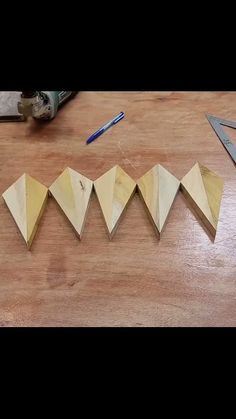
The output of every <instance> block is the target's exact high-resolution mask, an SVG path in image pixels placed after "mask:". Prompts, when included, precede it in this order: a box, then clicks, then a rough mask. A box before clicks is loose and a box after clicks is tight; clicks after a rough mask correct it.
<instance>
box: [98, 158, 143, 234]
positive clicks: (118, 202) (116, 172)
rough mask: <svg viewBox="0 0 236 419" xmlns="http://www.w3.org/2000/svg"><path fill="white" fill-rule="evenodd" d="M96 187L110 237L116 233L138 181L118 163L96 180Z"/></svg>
mask: <svg viewBox="0 0 236 419" xmlns="http://www.w3.org/2000/svg"><path fill="white" fill-rule="evenodd" d="M94 189H95V192H96V195H97V198H98V201H99V204H100V207H101V210H102V213H103V217H104V220H105V223H106V227H107V231H108V236H109V238H110V239H112V237H113V236H114V234H115V231H116V229H117V227H118V224H119V222H120V220H121V216H122V215H123V213H124V210H125V209H126V208H127V206H128V204H129V201H130V200H131V198H132V196H133V194H134V193H135V190H136V182H134V180H133V179H132V178H131V177H130V176H129V175H128V174H127V173H126V172H125V171H124V170H123V169H122V168H121V167H120V166H119V165H116V166H114V167H112V168H111V169H110V170H108V171H107V172H106V173H104V174H103V175H102V176H100V177H99V178H98V179H97V180H95V182H94Z"/></svg>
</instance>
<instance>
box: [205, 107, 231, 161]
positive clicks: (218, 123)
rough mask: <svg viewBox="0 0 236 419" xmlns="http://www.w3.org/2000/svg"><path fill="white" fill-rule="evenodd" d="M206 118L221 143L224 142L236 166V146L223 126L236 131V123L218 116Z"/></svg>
mask: <svg viewBox="0 0 236 419" xmlns="http://www.w3.org/2000/svg"><path fill="white" fill-rule="evenodd" d="M206 117H207V119H208V121H209V123H210V124H211V126H212V128H213V129H214V131H215V133H216V135H217V136H218V137H219V139H220V141H221V142H222V144H223V146H224V147H225V149H226V150H227V151H228V153H229V155H230V156H231V158H232V160H233V161H234V163H235V164H236V146H235V145H234V144H233V143H232V141H231V140H230V138H229V136H228V135H227V134H226V133H225V132H224V130H223V128H222V125H224V126H225V127H229V128H235V129H236V122H233V121H227V120H226V119H221V118H217V117H216V116H213V115H206Z"/></svg>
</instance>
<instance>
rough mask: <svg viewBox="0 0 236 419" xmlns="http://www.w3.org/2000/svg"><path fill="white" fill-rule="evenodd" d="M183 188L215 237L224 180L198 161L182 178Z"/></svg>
mask: <svg viewBox="0 0 236 419" xmlns="http://www.w3.org/2000/svg"><path fill="white" fill-rule="evenodd" d="M181 189H182V190H183V192H184V194H185V196H186V198H187V199H188V200H189V202H190V204H191V205H192V207H193V208H194V210H195V211H196V212H197V214H198V215H199V217H200V218H201V220H202V222H203V223H204V225H205V226H206V228H207V229H208V230H209V232H210V233H211V234H212V236H213V237H215V235H216V230H217V224H218V219H219V213H220V204H221V199H222V193H223V180H222V179H221V178H220V177H219V176H217V175H216V174H215V173H213V172H212V171H210V170H209V169H208V168H207V167H205V166H202V165H201V164H200V163H198V162H197V163H196V164H195V165H194V166H193V167H192V169H191V170H190V171H189V172H188V173H187V174H186V175H185V176H184V177H183V179H182V180H181Z"/></svg>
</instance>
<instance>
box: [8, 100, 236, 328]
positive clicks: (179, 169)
mask: <svg viewBox="0 0 236 419" xmlns="http://www.w3.org/2000/svg"><path fill="white" fill-rule="evenodd" d="M120 111H123V112H125V118H124V119H123V120H122V121H121V122H120V123H119V124H117V125H116V126H114V127H113V128H111V129H110V130H108V131H107V132H106V133H104V134H103V135H102V136H101V137H100V138H98V139H97V140H96V141H95V142H94V143H92V144H90V145H86V144H85V141H86V139H87V138H88V137H89V135H91V134H92V133H93V132H94V131H96V130H97V129H98V128H99V127H100V126H102V125H103V124H104V123H106V122H107V121H109V120H110V119H111V118H113V117H114V116H115V115H117V114H118V113H119V112H120ZM205 113H209V114H212V115H214V116H218V117H220V118H224V119H228V120H236V93H234V92H219V93H217V92H193V93H192V92H184V93H182V92H80V93H79V94H78V95H77V96H76V98H75V99H73V100H72V101H70V102H68V103H67V104H66V105H65V106H64V107H63V108H62V109H61V110H60V111H59V112H58V114H57V116H56V118H55V119H54V120H53V121H51V122H49V123H45V122H41V123H38V122H36V121H33V120H28V121H27V122H20V123H2V124H0V193H1V194H2V193H3V192H4V191H5V190H6V189H7V188H8V187H9V186H10V185H11V184H12V183H13V182H15V181H16V180H17V179H18V178H19V177H20V176H21V175H22V174H23V173H28V174H30V175H31V176H32V177H34V178H35V179H37V180H38V181H40V182H41V183H43V184H44V185H46V186H48V187H49V186H50V185H51V184H52V182H53V181H54V180H55V179H56V178H57V177H58V175H59V174H60V173H61V172H62V171H63V170H64V169H65V168H66V167H67V166H69V167H71V168H72V169H75V170H77V171H79V172H80V173H82V174H84V175H85V176H87V177H88V178H90V179H92V180H95V179H97V178H98V177H99V176H101V175H102V174H104V173H105V172H106V171H108V170H109V169H110V168H111V167H113V166H114V165H116V164H119V165H120V166H121V167H122V168H123V169H124V170H125V171H126V172H127V173H128V174H129V175H130V176H131V177H132V178H133V179H134V180H135V181H136V180H137V179H138V178H139V177H140V176H142V175H143V174H144V173H146V172H147V171H148V170H149V169H150V168H152V167H153V166H154V165H155V164H156V163H160V164H162V165H163V166H164V167H165V168H166V169H167V170H169V171H170V172H171V173H172V174H174V175H175V176H176V177H177V178H178V179H181V178H182V177H183V176H184V175H185V174H186V173H187V172H188V171H189V170H190V169H191V168H192V166H193V165H194V164H195V162H196V161H199V162H200V163H202V164H203V165H205V166H206V167H208V168H209V169H210V170H212V171H214V172H215V173H217V174H218V175H219V176H221V177H222V178H223V180H224V192H223V197H222V204H221V210H220V218H219V223H218V230H217V234H216V238H215V242H213V241H212V240H211V238H210V237H209V236H208V234H206V231H205V230H204V228H203V226H202V225H201V223H200V221H199V219H197V218H196V217H195V215H194V214H193V212H192V211H191V209H190V207H189V205H188V203H187V201H186V199H185V198H184V196H183V195H182V193H181V192H179V193H178V195H177V198H176V200H175V202H174V205H173V207H172V209H171V211H170V215H169V217H168V221H167V224H166V226H165V230H164V232H163V234H162V237H161V240H160V241H159V240H158V239H157V237H156V234H155V231H154V229H153V226H152V225H151V223H150V220H149V218H148V216H147V214H146V211H145V209H144V206H143V203H142V202H141V199H140V198H139V196H138V194H136V195H135V196H134V198H133V200H132V201H131V203H130V205H129V207H128V209H127V212H126V214H125V217H124V218H123V220H122V221H121V223H120V225H119V227H118V230H117V232H116V234H115V236H114V238H113V240H111V241H110V240H109V239H108V235H107V232H106V226H105V223H104V220H103V217H102V213H101V210H100V207H99V204H98V201H97V199H96V196H95V194H93V196H92V200H91V204H90V207H89V211H88V217H87V221H86V224H85V230H84V235H83V238H82V240H81V241H79V239H78V238H77V237H76V235H75V233H74V231H73V229H72V227H71V225H70V224H69V222H68V221H67V220H66V218H65V217H64V215H63V214H62V212H61V210H60V208H59V207H58V205H57V203H56V202H55V201H54V200H53V199H52V198H50V199H49V200H48V204H47V207H46V209H45V212H44V214H43V217H42V219H41V222H40V225H39V228H38V231H37V234H36V236H35V239H34V242H33V245H32V247H31V250H30V251H28V250H27V248H26V245H25V243H24V240H23V238H22V236H21V234H20V232H19V230H18V229H17V226H16V224H15V223H14V220H13V219H12V217H11V214H10V213H9V211H8V209H7V207H6V205H5V204H4V201H3V199H2V198H1V202H0V325H1V326H5V327H6V326H56V327H58V326H61V327H63V326H83V327H84V326H98V327H103V326H119V327H120V326H134V327H142V326H151V327H153V326H155V327H156V326H203V327H205V326H236V167H235V165H234V163H233V161H232V160H231V158H230V156H229V155H228V154H227V152H226V150H225V149H224V148H223V146H222V144H221V143H220V141H219V139H218V138H217V136H216V134H215V133H214V131H213V129H212V128H211V126H210V124H209V123H208V121H207V119H206V117H205ZM225 130H226V131H227V132H228V133H230V135H231V138H232V140H233V141H234V142H235V140H236V133H235V131H234V130H232V129H229V128H225Z"/></svg>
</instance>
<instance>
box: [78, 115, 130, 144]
mask: <svg viewBox="0 0 236 419" xmlns="http://www.w3.org/2000/svg"><path fill="white" fill-rule="evenodd" d="M124 116H125V114H124V112H120V113H119V115H117V116H115V118H113V119H112V120H111V121H110V122H108V123H107V124H106V125H104V126H103V127H101V128H99V129H98V130H97V131H96V132H95V133H94V134H92V135H91V137H89V138H88V139H87V141H86V143H87V144H90V143H91V142H92V141H94V140H96V138H98V137H100V135H102V134H103V133H104V132H105V131H106V130H108V129H109V128H110V127H112V125H115V124H117V122H119V121H120V120H121V119H122V118H124Z"/></svg>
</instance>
